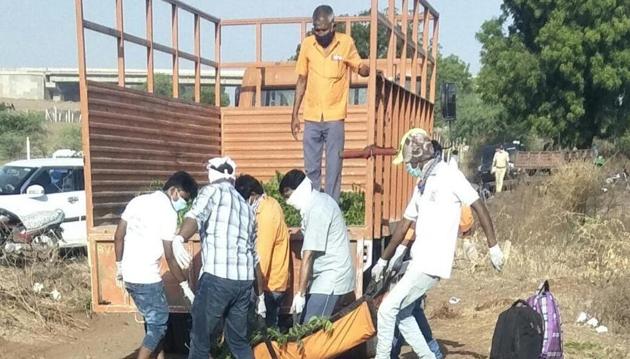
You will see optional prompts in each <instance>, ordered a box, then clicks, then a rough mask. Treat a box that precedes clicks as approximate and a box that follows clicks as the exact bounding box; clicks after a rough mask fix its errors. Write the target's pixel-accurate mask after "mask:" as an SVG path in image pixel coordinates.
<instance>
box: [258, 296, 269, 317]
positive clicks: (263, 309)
mask: <svg viewBox="0 0 630 359" xmlns="http://www.w3.org/2000/svg"><path fill="white" fill-rule="evenodd" d="M256 314H258V315H260V316H261V317H263V318H265V317H266V316H267V306H265V295H264V294H261V295H259V296H258V306H257V308H256Z"/></svg>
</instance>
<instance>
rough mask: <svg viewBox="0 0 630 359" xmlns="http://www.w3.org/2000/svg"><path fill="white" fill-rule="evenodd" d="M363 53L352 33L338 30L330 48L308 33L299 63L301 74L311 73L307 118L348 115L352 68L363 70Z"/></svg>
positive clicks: (338, 118) (308, 76)
mask: <svg viewBox="0 0 630 359" xmlns="http://www.w3.org/2000/svg"><path fill="white" fill-rule="evenodd" d="M360 65H361V57H359V53H358V52H357V48H356V46H355V45H354V40H352V37H350V36H348V35H346V34H342V33H335V37H334V38H333V40H332V42H331V43H330V45H328V48H326V49H323V48H322V47H321V46H320V45H319V44H318V43H317V41H316V40H315V36H314V35H311V36H308V37H306V38H305V39H304V41H302V45H301V46H300V54H299V55H298V59H297V63H296V65H295V72H296V73H297V74H298V75H302V76H307V81H306V92H305V94H304V119H305V120H307V121H336V120H343V119H345V118H346V113H347V110H348V88H349V85H350V76H349V75H348V68H351V69H352V70H354V71H355V72H357V71H359V66H360Z"/></svg>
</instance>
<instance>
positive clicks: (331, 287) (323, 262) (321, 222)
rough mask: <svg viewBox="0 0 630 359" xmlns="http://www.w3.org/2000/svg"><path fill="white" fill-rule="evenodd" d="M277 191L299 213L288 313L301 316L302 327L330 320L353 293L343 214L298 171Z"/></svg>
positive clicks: (348, 246)
mask: <svg viewBox="0 0 630 359" xmlns="http://www.w3.org/2000/svg"><path fill="white" fill-rule="evenodd" d="M279 190H280V194H282V196H283V197H284V198H286V199H287V204H289V205H290V206H292V207H294V208H295V209H297V210H298V211H300V214H301V216H302V233H303V235H304V241H303V243H302V264H301V266H300V278H299V280H298V287H297V292H296V293H295V295H294V297H293V304H292V305H291V312H292V313H294V314H300V313H302V314H303V315H302V322H303V323H307V322H308V321H309V319H311V318H312V317H314V316H320V317H330V316H331V315H332V314H333V311H334V309H335V306H336V304H337V302H338V301H340V300H341V299H342V297H343V296H345V295H346V294H348V293H351V292H352V291H354V267H353V263H352V255H351V254H350V241H349V240H348V229H347V227H346V223H345V220H344V218H343V213H341V209H340V208H339V205H338V204H337V202H335V200H334V199H333V198H332V197H330V196H329V195H327V194H326V193H321V192H319V191H317V190H314V188H313V186H312V184H311V181H310V180H309V179H308V177H306V175H305V174H304V172H302V171H300V170H297V169H294V170H291V171H289V172H287V174H285V175H284V177H283V178H282V180H281V181H280V187H279ZM305 306H306V310H305V311H304V307H305Z"/></svg>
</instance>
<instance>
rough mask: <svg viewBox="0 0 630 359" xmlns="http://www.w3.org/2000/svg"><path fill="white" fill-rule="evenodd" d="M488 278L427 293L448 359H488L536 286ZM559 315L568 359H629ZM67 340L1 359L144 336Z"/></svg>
mask: <svg viewBox="0 0 630 359" xmlns="http://www.w3.org/2000/svg"><path fill="white" fill-rule="evenodd" d="M487 273H488V275H487V278H481V279H479V278H477V277H478V276H475V279H474V280H473V279H471V278H472V277H471V276H470V275H469V274H468V272H467V271H466V270H465V269H464V268H456V270H455V272H454V275H453V278H451V279H450V280H445V281H442V282H441V283H439V284H438V286H437V287H436V288H434V290H433V291H432V292H430V295H429V301H428V303H427V313H428V315H429V318H430V319H429V321H430V323H431V325H432V328H433V331H434V335H435V337H437V338H438V341H439V342H440V343H441V344H442V346H443V350H444V352H445V353H446V354H447V355H446V357H447V358H449V359H450V358H452V359H458V358H461V359H463V358H468V359H470V358H472V359H481V358H487V357H488V352H489V348H490V340H491V338H492V333H493V330H494V324H495V321H496V317H497V315H498V314H499V313H500V312H501V311H502V310H504V309H505V308H506V307H507V306H509V305H510V304H511V302H513V301H514V300H515V299H516V298H519V297H527V296H528V295H530V293H531V292H532V291H533V290H534V289H535V288H536V287H537V281H535V280H523V281H514V280H508V279H507V278H503V277H502V275H500V274H494V273H493V272H490V271H488V272H487ZM571 288H575V286H574V285H573V283H569V282H567V283H566V284H563V283H562V282H557V283H556V284H555V286H554V287H553V288H552V289H554V292H555V294H556V296H557V297H558V298H559V301H560V304H562V298H563V296H565V295H576V293H574V292H573V291H572V289H571ZM570 292H573V293H571V294H570ZM451 297H457V298H459V299H460V302H459V303H458V304H457V305H452V304H448V300H449V298H451ZM561 310H562V312H561V314H562V315H563V317H564V325H563V330H564V343H565V347H566V356H565V357H566V358H567V359H572V358H585V359H586V358H592V359H601V358H611V359H612V358H615V359H617V358H630V354H629V353H630V335H628V334H627V333H626V334H625V335H623V334H614V333H608V334H601V335H598V334H596V333H595V331H594V330H593V329H592V328H587V327H583V326H578V325H577V324H575V323H574V321H575V318H576V317H577V313H579V310H572V309H570V308H565V309H564V310H563V309H562V308H561ZM67 334H68V335H67V336H65V337H60V338H58V340H57V341H55V342H41V341H40V342H37V343H32V344H17V343H16V342H11V341H7V340H6V339H4V340H3V339H0V348H2V349H1V352H0V358H29V359H30V358H33V359H39V358H46V359H62V358H63V359H71V358H77V359H78V358H81V359H87V358H90V359H92V358H133V355H134V352H135V349H136V347H137V345H138V344H139V343H140V342H141V340H142V336H143V331H142V325H141V324H138V323H136V321H135V318H134V316H133V315H130V314H103V315H94V316H93V317H92V318H91V319H89V320H88V328H87V329H85V330H83V331H75V332H71V333H67ZM21 339H24V338H21ZM170 357H171V358H179V357H180V356H170ZM401 357H402V358H409V359H410V358H415V355H414V354H413V353H411V352H409V348H405V349H404V350H403V355H402V356H401Z"/></svg>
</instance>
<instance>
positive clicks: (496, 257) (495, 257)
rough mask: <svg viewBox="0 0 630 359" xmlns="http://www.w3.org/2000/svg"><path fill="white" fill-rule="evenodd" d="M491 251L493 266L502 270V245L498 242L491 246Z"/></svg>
mask: <svg viewBox="0 0 630 359" xmlns="http://www.w3.org/2000/svg"><path fill="white" fill-rule="evenodd" d="M489 252H490V261H491V262H492V266H493V267H494V269H496V270H497V271H499V272H500V271H501V268H502V267H503V252H502V251H501V247H499V245H498V244H495V245H494V246H493V247H490V250H489Z"/></svg>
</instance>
